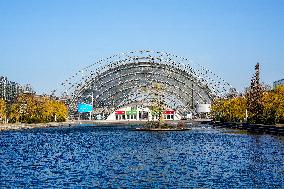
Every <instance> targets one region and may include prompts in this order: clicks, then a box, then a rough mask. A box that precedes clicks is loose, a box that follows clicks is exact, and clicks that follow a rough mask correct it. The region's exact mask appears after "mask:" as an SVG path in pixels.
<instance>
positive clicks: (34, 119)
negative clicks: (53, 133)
mask: <svg viewBox="0 0 284 189" xmlns="http://www.w3.org/2000/svg"><path fill="white" fill-rule="evenodd" d="M67 117H68V110H67V107H66V105H65V104H64V103H63V102H60V101H57V100H54V99H51V98H49V97H46V96H35V95H33V94H21V95H19V96H18V97H17V99H16V100H15V102H14V103H13V104H12V105H11V108H10V113H9V118H10V120H11V122H22V123H41V122H52V121H58V122H62V121H65V120H66V119H67Z"/></svg>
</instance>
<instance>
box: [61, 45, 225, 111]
mask: <svg viewBox="0 0 284 189" xmlns="http://www.w3.org/2000/svg"><path fill="white" fill-rule="evenodd" d="M155 84H159V85H161V86H162V88H161V89H160V90H159V92H158V93H159V94H158V95H159V96H160V97H159V98H161V99H162V101H163V103H164V104H165V105H166V106H168V107H171V108H174V109H181V110H183V111H188V110H191V109H192V108H193V105H195V104H196V103H210V102H211V101H212V99H213V98H214V97H220V96H224V95H225V94H226V93H227V92H228V91H229V89H230V88H231V86H230V85H229V84H228V83H227V82H226V81H224V80H223V79H221V78H220V77H219V76H217V75H216V74H214V73H213V72H212V71H210V70H208V69H206V68H204V67H203V66H201V65H199V64H196V63H193V62H192V61H190V60H189V59H187V58H183V57H179V56H176V55H173V54H170V53H165V52H156V51H148V50H140V51H131V52H128V53H121V54H117V55H113V56H111V57H108V58H106V59H101V60H99V61H97V62H95V63H94V64H92V65H90V66H88V67H86V68H84V69H82V70H80V71H78V72H77V73H76V74H74V75H73V76H71V77H70V78H68V79H67V80H66V81H64V82H63V83H62V84H61V85H62V88H63V93H64V96H65V97H66V98H67V99H68V102H69V105H70V108H71V109H72V108H73V109H74V108H75V107H76V105H77V103H82V102H90V99H91V98H90V95H93V97H94V104H95V106H96V107H103V108H114V109H115V108H119V107H122V106H126V105H129V104H133V103H136V104H144V105H145V104H147V103H148V104H149V103H151V99H153V98H155V95H157V89H155V87H154V85H155Z"/></svg>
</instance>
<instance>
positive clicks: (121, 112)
mask: <svg viewBox="0 0 284 189" xmlns="http://www.w3.org/2000/svg"><path fill="white" fill-rule="evenodd" d="M162 117H163V119H164V120H180V119H181V116H180V115H179V114H178V113H177V112H176V111H175V110H173V109H170V108H167V109H165V110H164V111H163V113H162ZM158 119H159V117H158V115H152V113H151V110H150V109H149V108H147V107H145V108H136V107H124V108H120V109H117V110H115V111H114V112H113V113H111V114H110V115H109V116H108V118H107V120H121V121H138V120H158Z"/></svg>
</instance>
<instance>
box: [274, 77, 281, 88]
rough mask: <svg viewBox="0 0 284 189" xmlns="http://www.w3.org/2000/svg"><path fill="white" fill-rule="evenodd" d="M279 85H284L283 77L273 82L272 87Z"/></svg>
mask: <svg viewBox="0 0 284 189" xmlns="http://www.w3.org/2000/svg"><path fill="white" fill-rule="evenodd" d="M279 85H284V79H280V80H278V81H274V82H273V88H274V89H275V88H276V87H277V86H279Z"/></svg>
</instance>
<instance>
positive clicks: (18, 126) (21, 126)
mask: <svg viewBox="0 0 284 189" xmlns="http://www.w3.org/2000/svg"><path fill="white" fill-rule="evenodd" d="M147 121H148V120H133V121H121V120H119V121H109V120H73V121H72V120H69V121H66V122H49V123H31V124H28V123H8V124H0V132H1V131H9V130H25V129H35V128H49V127H72V126H76V125H88V124H89V125H97V126H105V125H110V126H111V125H113V124H115V125H132V124H135V125H140V124H143V123H146V122H147ZM179 121H180V120H173V121H167V122H168V123H170V124H177V123H178V122H179ZM185 122H186V123H191V124H198V123H200V122H199V121H194V120H191V121H185Z"/></svg>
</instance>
